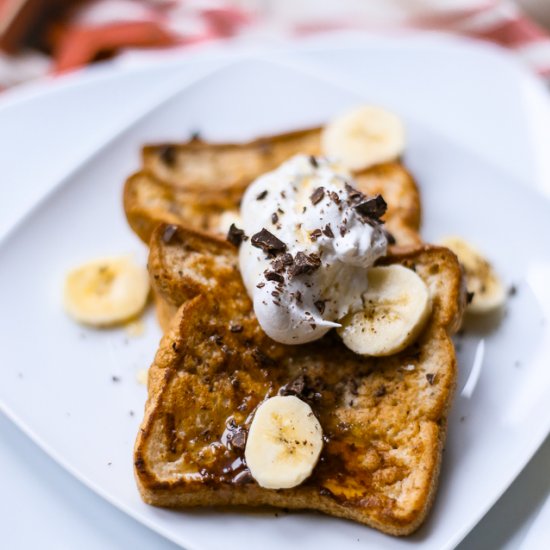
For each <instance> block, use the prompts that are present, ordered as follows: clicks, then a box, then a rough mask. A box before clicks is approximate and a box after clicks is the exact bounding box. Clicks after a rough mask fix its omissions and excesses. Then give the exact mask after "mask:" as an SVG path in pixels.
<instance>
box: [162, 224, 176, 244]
mask: <svg viewBox="0 0 550 550" xmlns="http://www.w3.org/2000/svg"><path fill="white" fill-rule="evenodd" d="M177 232H178V226H177V225H167V226H166V227H165V228H164V231H163V232H162V240H163V241H164V242H165V243H166V244H169V243H170V242H171V241H172V239H173V238H174V235H175V234H176V233H177Z"/></svg>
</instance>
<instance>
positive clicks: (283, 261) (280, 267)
mask: <svg viewBox="0 0 550 550" xmlns="http://www.w3.org/2000/svg"><path fill="white" fill-rule="evenodd" d="M293 263H294V258H293V257H292V254H289V253H288V252H285V253H284V254H283V255H281V256H279V257H278V258H277V259H276V260H273V261H272V262H271V266H272V267H273V269H274V270H275V271H276V272H277V273H281V272H283V271H284V270H285V267H289V266H291V265H292V264H293Z"/></svg>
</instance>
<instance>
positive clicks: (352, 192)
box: [346, 183, 367, 204]
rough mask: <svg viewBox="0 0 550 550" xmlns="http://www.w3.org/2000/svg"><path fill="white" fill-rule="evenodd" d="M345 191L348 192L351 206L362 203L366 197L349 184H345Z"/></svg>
mask: <svg viewBox="0 0 550 550" xmlns="http://www.w3.org/2000/svg"><path fill="white" fill-rule="evenodd" d="M346 191H347V192H348V198H349V200H350V202H351V203H352V204H356V203H359V202H363V201H364V200H365V199H366V198H367V197H366V195H364V194H363V193H361V191H359V189H355V187H352V186H351V185H350V184H349V183H346Z"/></svg>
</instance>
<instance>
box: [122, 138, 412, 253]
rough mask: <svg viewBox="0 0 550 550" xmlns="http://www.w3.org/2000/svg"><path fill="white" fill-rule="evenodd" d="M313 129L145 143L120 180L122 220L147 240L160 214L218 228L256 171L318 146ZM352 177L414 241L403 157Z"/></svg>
mask: <svg viewBox="0 0 550 550" xmlns="http://www.w3.org/2000/svg"><path fill="white" fill-rule="evenodd" d="M319 136H320V129H319V128H314V129H311V130H304V131H300V132H293V133H290V134H282V135H278V136H273V137H270V138H261V139H259V140H256V141H253V142H249V143H245V144H210V143H205V142H202V141H200V140H192V141H190V142H188V143H185V144H180V145H170V144H165V145H156V146H146V147H145V148H144V149H143V166H144V169H143V170H141V171H139V172H137V173H136V174H133V175H132V176H130V177H129V178H128V180H127V181H126V185H125V188H124V210H125V212H126V217H127V218H128V222H129V224H130V226H131V227H132V229H133V230H134V231H135V232H136V233H137V235H138V236H139V237H140V238H141V239H142V240H143V241H144V242H146V243H148V242H149V239H150V238H151V233H152V230H153V229H154V228H155V226H156V225H157V224H158V223H161V222H165V223H177V224H180V225H183V226H186V227H190V228H193V229H200V230H202V231H206V232H209V233H212V234H216V233H219V218H220V215H221V214H222V213H223V212H225V211H227V210H233V211H236V210H237V208H238V205H239V203H240V200H241V197H242V194H243V192H244V190H245V189H246V187H247V186H248V185H249V184H250V183H251V182H252V181H253V180H254V179H255V178H257V177H258V176H260V175H261V174H263V173H265V172H267V171H269V170H273V169H274V168H276V167H277V166H278V165H279V164H280V163H281V162H283V161H285V160H287V159H288V158H290V157H291V156H293V155H295V154H297V153H305V154H319V151H320V145H319V142H320V139H319ZM167 151H168V152H169V153H167ZM354 177H355V179H356V182H357V185H358V187H359V189H360V190H361V191H362V192H363V193H365V194H367V195H372V194H378V193H379V194H381V195H383V196H384V199H385V200H386V202H387V203H388V211H387V213H386V217H385V220H386V223H387V228H388V230H389V231H390V232H391V233H392V235H393V236H394V237H395V239H396V240H397V242H398V243H399V244H403V245H407V244H418V243H419V242H420V237H419V235H418V229H419V226H420V198H419V191H418V188H417V186H416V184H415V182H414V179H413V178H412V176H411V175H410V174H409V172H407V170H406V169H405V168H404V167H403V165H402V164H401V163H400V162H398V161H395V162H390V163H387V164H381V165H378V166H374V167H372V168H370V169H368V170H365V171H362V172H358V173H356V174H354Z"/></svg>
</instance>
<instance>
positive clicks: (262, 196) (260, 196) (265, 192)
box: [256, 189, 267, 201]
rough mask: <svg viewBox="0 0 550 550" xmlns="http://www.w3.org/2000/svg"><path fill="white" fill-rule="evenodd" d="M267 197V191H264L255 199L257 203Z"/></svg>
mask: <svg viewBox="0 0 550 550" xmlns="http://www.w3.org/2000/svg"><path fill="white" fill-rule="evenodd" d="M266 197H267V189H264V190H263V191H262V192H261V193H260V194H259V195H258V196H257V197H256V200H257V201H263V200H264V199H265V198H266Z"/></svg>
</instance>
